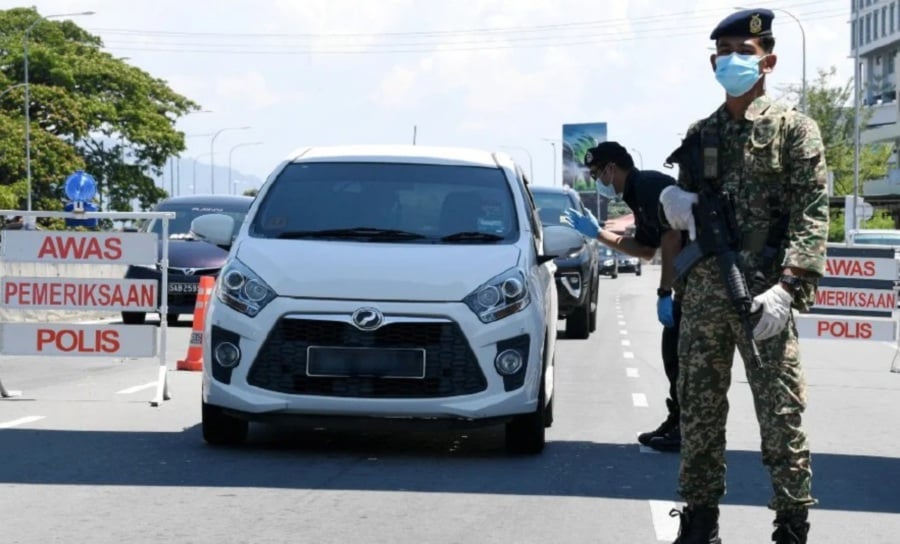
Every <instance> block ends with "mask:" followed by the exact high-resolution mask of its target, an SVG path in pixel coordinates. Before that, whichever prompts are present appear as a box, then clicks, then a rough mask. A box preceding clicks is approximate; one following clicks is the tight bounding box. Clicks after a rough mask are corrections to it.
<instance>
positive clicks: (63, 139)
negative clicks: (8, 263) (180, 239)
mask: <svg viewBox="0 0 900 544" xmlns="http://www.w3.org/2000/svg"><path fill="white" fill-rule="evenodd" d="M31 25H34V26H33V27H32V31H31V32H30V36H29V41H28V62H29V80H30V94H31V104H30V110H29V113H30V116H31V123H32V125H31V126H32V130H31V132H32V146H31V150H32V161H31V164H32V193H33V197H32V198H33V206H34V208H35V209H44V210H53V209H61V208H62V202H61V199H62V198H63V194H62V184H63V182H64V181H65V178H66V176H67V175H68V174H70V173H72V172H73V171H74V170H77V169H79V168H83V169H84V170H85V171H87V172H89V173H90V174H91V175H93V176H94V177H95V178H96V180H97V182H98V185H99V190H100V192H101V194H102V195H103V200H104V204H108V206H109V208H110V209H113V210H119V211H131V210H132V207H133V205H132V203H133V202H134V201H135V200H137V201H138V202H139V206H140V208H142V209H149V208H150V207H151V206H152V205H153V204H155V203H156V202H157V201H158V200H159V199H161V198H163V197H165V196H166V192H165V191H163V190H162V189H160V188H158V187H156V186H155V185H154V181H153V177H152V176H154V175H160V174H161V173H162V169H163V167H164V166H165V163H166V160H167V158H168V157H170V156H172V155H174V154H176V153H178V152H180V151H183V150H184V148H185V146H184V134H183V133H181V132H179V131H177V130H176V129H175V123H176V121H177V119H178V117H179V116H182V115H184V114H185V113H188V112H190V111H192V110H196V109H198V108H199V106H198V105H197V104H196V103H194V102H192V101H191V100H189V99H187V98H185V97H184V96H181V95H179V94H178V93H175V92H174V91H172V90H171V89H170V88H169V87H168V85H167V83H166V82H165V81H163V80H161V79H158V78H154V77H153V76H151V75H150V74H148V73H146V72H144V71H143V70H141V69H139V68H137V67H134V66H130V65H129V64H127V63H126V62H124V61H123V60H122V59H118V58H115V57H113V56H112V55H111V54H109V53H108V52H105V51H103V44H102V42H101V40H100V38H98V37H96V36H93V35H91V34H90V33H88V32H86V31H85V30H83V29H81V28H80V27H79V26H77V25H76V24H75V23H73V22H72V21H56V20H46V19H40V15H39V14H38V12H37V11H36V10H34V9H26V8H15V9H10V10H6V11H0V36H2V38H0V85H3V87H2V88H0V92H2V91H3V89H6V88H7V87H9V86H10V85H14V84H15V82H21V81H24V47H23V46H24V33H25V29H26V28H28V27H29V26H31ZM23 102H24V97H23V89H21V88H18V89H14V90H12V91H10V92H8V93H7V94H6V95H5V96H3V97H2V98H0V118H2V119H3V120H4V121H3V122H6V123H9V122H12V123H13V125H8V124H7V125H4V126H13V127H14V126H21V127H23V128H22V129H21V130H16V129H15V128H13V129H12V130H11V131H7V130H3V131H2V132H0V149H2V150H4V151H7V150H11V151H7V152H5V153H4V154H3V156H0V161H2V164H0V186H3V190H2V191H0V198H5V199H9V198H14V199H17V200H18V204H19V206H20V207H24V200H25V197H26V194H25V193H26V191H25V185H24V183H25V182H24V180H25V178H26V173H25V159H24V134H23V133H24V114H23V113H22V111H23V108H22V104H23Z"/></svg>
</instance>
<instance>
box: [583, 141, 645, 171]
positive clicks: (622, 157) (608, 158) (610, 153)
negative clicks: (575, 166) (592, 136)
mask: <svg viewBox="0 0 900 544" xmlns="http://www.w3.org/2000/svg"><path fill="white" fill-rule="evenodd" d="M610 162H614V163H616V164H618V165H623V166H624V165H627V164H633V163H634V162H633V160H632V159H631V155H630V154H629V153H628V151H627V150H626V149H625V148H624V147H622V145H621V144H619V143H618V142H601V143H599V144H597V146H596V147H592V148H590V149H588V150H587V153H585V154H584V165H585V166H587V167H588V168H590V167H591V166H606V164H607V163H610Z"/></svg>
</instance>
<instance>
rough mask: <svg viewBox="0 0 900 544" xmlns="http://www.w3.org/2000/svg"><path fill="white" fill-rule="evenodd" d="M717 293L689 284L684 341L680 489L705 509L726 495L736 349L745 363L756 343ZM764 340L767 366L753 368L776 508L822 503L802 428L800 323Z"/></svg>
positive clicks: (761, 345) (680, 353)
mask: <svg viewBox="0 0 900 544" xmlns="http://www.w3.org/2000/svg"><path fill="white" fill-rule="evenodd" d="M706 287H711V286H709V285H707V286H706ZM717 291H718V290H710V289H702V290H701V289H690V288H688V289H686V291H685V297H684V301H683V305H682V310H683V314H682V321H681V334H680V336H679V340H678V358H679V366H680V368H679V376H678V385H677V387H678V396H679V400H680V401H681V436H682V442H681V467H680V474H679V490H678V491H679V493H680V494H681V496H682V497H683V498H684V499H685V501H686V502H687V503H688V504H691V505H701V506H716V505H718V504H719V499H720V498H721V497H722V496H723V495H724V494H725V487H726V486H725V424H726V420H727V418H728V388H729V386H730V385H731V368H732V363H733V361H734V354H735V348H737V349H738V350H739V351H740V353H741V355H742V358H743V360H744V361H752V359H751V358H750V357H748V356H746V355H744V354H745V353H747V352H748V351H749V345H748V343H747V341H746V340H745V339H744V338H745V337H744V333H743V329H742V327H741V324H740V320H739V319H738V316H737V313H736V311H735V310H734V309H733V307H732V306H731V304H730V303H729V302H728V300H727V299H726V298H725V295H724V293H719V292H717ZM754 324H755V323H754ZM757 345H758V348H759V351H760V354H761V356H762V360H763V367H762V368H755V366H754V365H753V364H752V363H746V364H745V367H746V373H747V381H748V382H749V384H750V390H751V392H752V394H753V402H754V407H755V409H756V419H757V421H758V422H759V430H760V435H761V438H762V442H761V444H762V461H763V464H764V465H766V467H767V468H768V469H769V474H770V476H771V480H772V488H773V490H774V496H773V498H772V500H771V501H770V502H769V508H772V509H773V510H794V509H799V508H805V507H808V506H811V505H813V504H815V503H816V501H815V499H813V498H812V496H811V495H810V486H811V477H812V471H811V468H810V452H809V444H808V442H807V438H806V434H805V433H804V432H803V429H802V426H801V416H802V413H803V411H804V409H805V408H806V382H805V378H804V376H803V369H802V367H801V365H800V353H799V345H798V342H797V328H796V325H795V323H794V320H793V319H791V320H790V321H789V322H788V326H787V327H785V330H784V331H782V333H781V334H780V335H777V336H775V337H773V338H770V339H767V340H764V341H761V342H757Z"/></svg>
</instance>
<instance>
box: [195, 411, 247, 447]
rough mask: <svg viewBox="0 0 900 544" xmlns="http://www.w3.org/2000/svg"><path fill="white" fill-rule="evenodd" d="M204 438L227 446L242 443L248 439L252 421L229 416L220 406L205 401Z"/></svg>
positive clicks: (209, 441)
mask: <svg viewBox="0 0 900 544" xmlns="http://www.w3.org/2000/svg"><path fill="white" fill-rule="evenodd" d="M202 424H203V440H205V441H206V442H207V443H208V444H213V445H216V446H226V445H235V444H240V443H241V442H243V441H244V440H246V439H247V431H248V430H249V428H250V423H249V422H247V421H246V420H243V419H238V418H236V417H232V416H229V415H227V414H225V413H224V412H223V411H222V408H221V407H219V406H214V405H212V404H206V403H205V402H204V403H203V413H202Z"/></svg>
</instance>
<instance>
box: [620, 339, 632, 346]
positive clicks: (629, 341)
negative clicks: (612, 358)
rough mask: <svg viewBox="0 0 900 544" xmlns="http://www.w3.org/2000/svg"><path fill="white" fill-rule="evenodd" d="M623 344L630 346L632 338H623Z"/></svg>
mask: <svg viewBox="0 0 900 544" xmlns="http://www.w3.org/2000/svg"><path fill="white" fill-rule="evenodd" d="M622 345H623V346H630V345H631V340H628V339H625V340H622Z"/></svg>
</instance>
